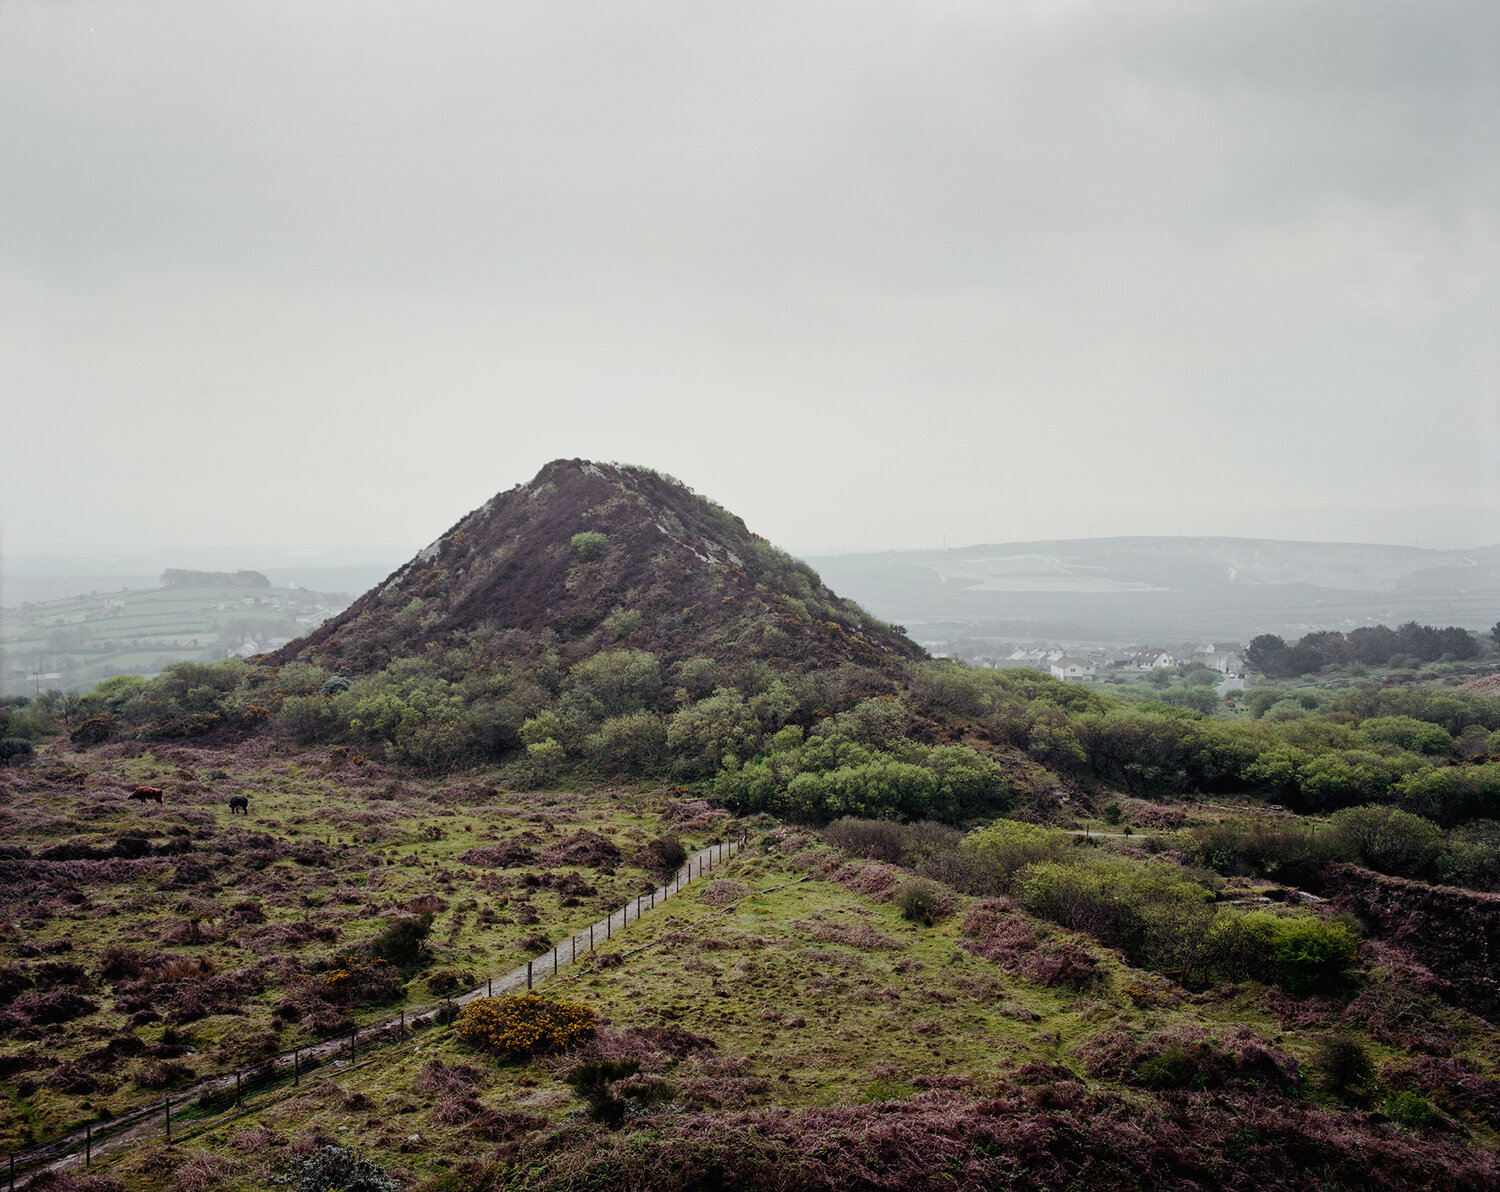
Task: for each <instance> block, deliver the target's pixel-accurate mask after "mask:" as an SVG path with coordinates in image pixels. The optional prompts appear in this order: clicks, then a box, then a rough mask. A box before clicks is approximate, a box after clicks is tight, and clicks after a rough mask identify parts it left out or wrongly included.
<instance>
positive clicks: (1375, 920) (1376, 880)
mask: <svg viewBox="0 0 1500 1192" xmlns="http://www.w3.org/2000/svg"><path fill="white" fill-rule="evenodd" d="M1329 888H1330V890H1331V891H1333V892H1335V893H1336V894H1337V896H1338V899H1339V901H1340V902H1342V903H1345V904H1346V905H1348V906H1349V908H1350V909H1351V910H1353V911H1354V913H1355V914H1357V915H1359V916H1360V918H1362V919H1364V920H1365V921H1366V922H1367V923H1369V924H1370V925H1371V926H1372V927H1373V928H1374V929H1375V931H1376V932H1377V933H1378V934H1379V935H1380V937H1381V938H1382V939H1385V940H1387V941H1389V942H1390V943H1392V944H1395V945H1397V946H1398V947H1400V948H1402V949H1403V950H1405V951H1406V952H1408V953H1410V954H1411V955H1412V956H1413V957H1415V958H1416V959H1417V960H1418V961H1420V962H1421V963H1422V964H1423V965H1425V966H1426V967H1427V968H1429V969H1431V970H1432V971H1433V973H1435V974H1436V975H1437V976H1439V977H1441V978H1442V979H1443V980H1444V981H1446V982H1448V983H1449V986H1450V993H1451V995H1452V997H1453V1000H1455V1001H1457V1002H1459V1003H1460V1004H1462V1005H1465V1006H1467V1007H1469V1008H1470V1009H1473V1010H1476V1011H1478V1012H1479V1013H1481V1014H1485V1015H1487V1016H1490V1017H1494V1016H1495V1015H1497V1014H1500V894H1479V893H1476V892H1475V891H1473V890H1459V889H1455V888H1453V887H1451V886H1429V885H1425V884H1424V883H1422V882H1413V881H1407V880H1405V879H1403V878H1397V877H1386V876H1385V875H1383V874H1379V873H1373V872H1371V871H1370V870H1368V869H1361V868H1359V867H1358V866H1355V865H1339V866H1336V867H1335V869H1334V871H1333V873H1332V875H1331V881H1330V886H1329Z"/></svg>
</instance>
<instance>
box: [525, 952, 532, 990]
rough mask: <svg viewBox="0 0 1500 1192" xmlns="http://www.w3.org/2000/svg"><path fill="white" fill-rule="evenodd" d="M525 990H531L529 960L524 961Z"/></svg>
mask: <svg viewBox="0 0 1500 1192" xmlns="http://www.w3.org/2000/svg"><path fill="white" fill-rule="evenodd" d="M526 992H527V993H530V992H531V961H529V960H528V961H527V962H526Z"/></svg>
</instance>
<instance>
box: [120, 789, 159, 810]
mask: <svg viewBox="0 0 1500 1192" xmlns="http://www.w3.org/2000/svg"><path fill="white" fill-rule="evenodd" d="M161 796H162V789H161V787H159V786H138V787H136V788H135V790H133V791H131V792H130V794H129V795H128V796H127V798H131V799H134V800H136V801H137V802H139V803H144V802H146V801H147V800H148V799H155V800H156V802H157V805H158V806H160V804H161Z"/></svg>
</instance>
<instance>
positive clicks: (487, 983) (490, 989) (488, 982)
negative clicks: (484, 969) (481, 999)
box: [484, 977, 495, 997]
mask: <svg viewBox="0 0 1500 1192" xmlns="http://www.w3.org/2000/svg"><path fill="white" fill-rule="evenodd" d="M484 990H485V993H486V994H487V995H488V996H489V997H494V996H495V979H494V978H493V977H486V978H485V979H484Z"/></svg>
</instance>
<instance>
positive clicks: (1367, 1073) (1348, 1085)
mask: <svg viewBox="0 0 1500 1192" xmlns="http://www.w3.org/2000/svg"><path fill="white" fill-rule="evenodd" d="M1312 1068H1313V1071H1314V1072H1316V1073H1317V1076H1318V1083H1319V1084H1320V1085H1321V1086H1322V1087H1323V1088H1324V1089H1326V1090H1328V1091H1329V1092H1330V1093H1336V1094H1338V1095H1340V1096H1349V1095H1351V1094H1359V1093H1361V1092H1363V1091H1364V1090H1365V1089H1366V1088H1367V1087H1368V1086H1369V1084H1370V1078H1371V1077H1372V1076H1373V1075H1374V1074H1375V1065H1374V1064H1373V1063H1372V1062H1371V1060H1370V1053H1369V1051H1367V1050H1366V1049H1365V1045H1364V1044H1363V1043H1361V1042H1360V1041H1359V1040H1358V1039H1353V1038H1350V1037H1349V1036H1348V1035H1325V1036H1324V1037H1323V1038H1321V1039H1319V1040H1318V1042H1317V1044H1316V1045H1315V1046H1314V1048H1313V1054H1312Z"/></svg>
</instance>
